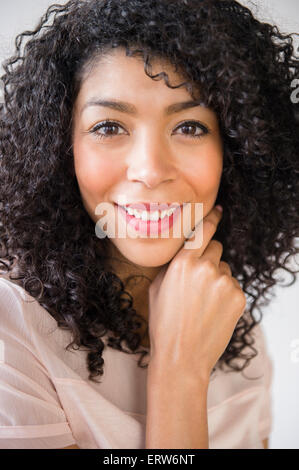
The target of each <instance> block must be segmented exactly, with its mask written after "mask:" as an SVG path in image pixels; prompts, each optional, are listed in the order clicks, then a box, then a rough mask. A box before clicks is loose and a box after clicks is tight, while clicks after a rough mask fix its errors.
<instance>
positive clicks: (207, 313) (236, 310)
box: [149, 207, 246, 380]
mask: <svg viewBox="0 0 299 470" xmlns="http://www.w3.org/2000/svg"><path fill="white" fill-rule="evenodd" d="M221 217H222V214H221V212H220V211H219V210H218V209H216V208H215V207H214V208H213V209H212V210H211V211H210V212H209V213H208V214H207V215H206V216H205V217H204V219H203V221H202V222H201V223H203V227H202V229H203V242H202V246H201V247H200V248H196V249H195V248H193V249H186V248H185V247H183V248H182V249H181V250H180V251H179V252H178V253H177V254H176V255H175V256H174V258H173V259H172V260H171V262H170V263H169V264H168V265H166V266H165V267H163V268H162V270H161V271H160V272H159V274H158V275H157V276H156V278H155V279H154V281H153V282H152V283H151V285H150V288H149V336H150V343H151V358H152V361H154V363H155V364H156V365H158V367H159V369H160V368H161V371H162V370H164V371H165V367H166V368H167V370H169V368H172V370H175V369H176V370H181V371H184V377H196V378H198V377H202V378H204V379H205V380H209V377H210V373H211V371H212V369H213V367H214V365H215V364H216V362H217V360H218V359H219V357H220V356H221V355H222V353H223V352H224V350H225V348H226V347H227V345H228V343H229V340H230V338H231V337H232V334H233V332H234V329H235V326H236V324H237V322H238V320H239V318H240V317H241V315H242V314H243V312H244V310H245V307H246V297H245V294H244V293H243V291H242V289H241V287H240V285H239V283H238V281H237V280H236V279H235V278H234V277H232V273H231V269H230V267H229V265H228V264H227V263H225V262H224V261H220V259H221V255H222V251H223V246H222V244H221V243H220V242H219V241H217V240H211V238H212V237H213V235H214V233H215V232H216V229H217V225H218V223H219V221H220V220H221ZM199 226H200V224H199V225H198V226H197V228H196V229H195V235H194V236H195V237H198V236H199V231H198V228H199ZM195 241H196V240H195ZM192 243H193V242H192ZM156 359H157V360H156ZM152 361H151V362H152Z"/></svg>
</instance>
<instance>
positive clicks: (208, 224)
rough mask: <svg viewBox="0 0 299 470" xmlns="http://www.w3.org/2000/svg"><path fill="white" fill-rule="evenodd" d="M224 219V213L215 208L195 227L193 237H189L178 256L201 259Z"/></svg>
mask: <svg viewBox="0 0 299 470" xmlns="http://www.w3.org/2000/svg"><path fill="white" fill-rule="evenodd" d="M221 218H222V212H221V211H220V210H219V209H217V208H216V207H213V208H212V209H211V211H210V212H209V213H208V214H207V215H206V216H205V217H204V218H203V219H202V220H201V221H200V222H199V223H198V224H197V225H196V226H195V228H194V230H193V232H194V233H193V235H192V237H187V239H186V241H185V244H184V246H183V247H182V249H181V250H180V251H179V253H178V255H180V256H181V255H182V256H184V255H188V256H190V255H191V256H194V257H195V258H199V257H200V256H201V255H202V254H203V252H204V251H205V249H206V248H207V246H208V244H209V242H210V240H211V239H212V237H213V235H214V234H215V232H216V230H217V227H218V224H219V222H220V220H221Z"/></svg>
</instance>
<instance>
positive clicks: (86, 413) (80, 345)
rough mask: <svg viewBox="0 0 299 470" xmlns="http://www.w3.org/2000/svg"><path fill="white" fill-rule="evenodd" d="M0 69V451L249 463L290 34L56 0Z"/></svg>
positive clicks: (293, 156) (284, 160) (166, 6)
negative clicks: (91, 451) (183, 454)
mask: <svg viewBox="0 0 299 470" xmlns="http://www.w3.org/2000/svg"><path fill="white" fill-rule="evenodd" d="M52 19H53V22H52ZM28 36H29V41H28V42H27V44H26V45H25V47H24V49H22V45H23V41H24V39H26V38H28ZM4 70H5V74H4V76H3V77H2V79H3V81H4V92H5V103H4V104H3V105H2V107H1V139H0V142H1V144H0V145H1V147H0V152H1V168H0V172H1V174H0V176H1V183H2V184H1V200H2V201H3V204H2V207H1V222H2V225H1V242H2V245H1V246H2V252H1V259H2V267H3V270H2V271H3V275H2V278H1V279H0V287H1V289H0V296H1V297H0V299H1V302H0V306H1V307H0V308H1V310H0V311H1V339H2V342H3V346H4V347H3V362H2V364H1V369H0V371H1V372H0V379H1V386H2V388H1V398H2V405H1V420H0V425H1V430H0V443H1V444H0V446H1V447H3V448H63V447H64V448H65V447H66V448H263V446H265V445H266V440H267V438H268V435H269V432H270V431H271V395H270V385H271V377H272V375H271V374H272V365H271V361H270V358H269V356H268V355H267V350H266V345H265V341H264V338H263V334H262V330H261V329H260V326H259V325H258V323H259V322H260V320H261V316H260V318H259V319H257V318H256V316H254V313H255V310H259V311H260V305H265V304H266V301H268V299H266V297H265V294H266V292H268V291H269V289H270V287H272V286H273V285H275V284H276V282H277V280H276V279H275V278H274V273H275V271H276V269H279V268H283V269H285V270H286V271H288V272H290V273H292V274H293V276H294V273H293V271H291V270H290V269H289V268H287V267H286V261H287V260H288V258H289V257H290V256H291V255H293V254H295V253H296V252H298V249H296V248H295V246H294V239H295V237H296V236H298V225H299V224H298V205H297V204H296V202H297V201H298V148H299V147H298V140H299V134H298V121H297V120H296V116H295V109H296V106H295V103H293V102H292V101H291V100H290V95H291V92H292V91H293V89H292V81H293V79H294V77H295V76H296V73H297V72H298V58H296V57H295V56H294V55H293V46H292V37H291V36H286V35H285V36H284V35H282V34H281V33H280V32H279V31H278V29H277V28H276V27H273V26H271V25H269V24H265V23H261V22H259V21H258V20H256V19H255V18H254V17H253V16H252V14H251V12H250V11H249V10H248V9H247V8H245V7H243V6H241V5H240V4H239V3H238V2H235V1H219V0H218V1H216V0H212V1H195V0H180V1H179V0H172V1H167V2H163V1H154V0H146V1H145V0H135V1H131V0H123V1H120V0H87V1H80V0H71V1H69V2H68V3H66V4H65V5H63V6H57V5H53V6H52V7H50V8H49V9H48V11H47V13H46V14H45V15H44V17H43V18H42V19H41V22H40V24H39V25H38V26H37V28H36V30H35V31H32V32H25V33H23V34H21V35H19V36H18V37H17V39H16V55H15V56H14V57H12V58H11V59H10V60H8V61H7V62H6V64H5V65H4ZM182 103H184V104H182ZM218 204H220V205H221V206H222V207H223V213H221V211H220V210H218V209H217V208H216V207H215V206H216V205H218ZM134 205H135V207H134ZM124 206H126V207H124ZM178 206H179V207H178ZM105 208H106V212H105V210H103V209H105ZM198 208H199V210H197V209H198ZM162 209H163V210H164V212H163V213H162V212H161V210H162ZM169 209H175V212H174V214H173V215H172V214H171V211H170V212H167V210H169ZM165 210H166V212H165ZM188 211H189V212H188ZM162 215H163V221H162V220H161V221H159V220H158V217H160V218H161V216H162ZM185 215H186V219H184V217H185ZM149 218H151V220H149ZM184 220H187V222H188V224H187V227H189V229H191V233H189V231H187V232H186V231H185V230H184ZM103 221H105V222H103ZM111 229H112V231H110V230H111ZM113 229H115V232H113ZM123 229H126V230H127V233H126V236H125V237H121V236H120V235H119V234H120V233H121V231H122V230H123ZM149 229H150V230H149ZM152 229H153V231H155V230H156V231H157V232H156V233H157V234H158V236H153V233H152ZM165 233H166V236H164V235H165ZM105 235H106V236H105ZM190 235H191V236H190ZM212 237H214V239H212ZM192 241H193V245H192V244H191V245H190V243H192ZM188 243H189V245H188ZM282 255H285V257H284V258H283V259H282ZM295 272H297V271H295ZM294 279H295V276H294ZM262 300H263V301H264V302H263V304H262V303H261V301H262ZM246 307H247V308H246ZM260 313H261V311H260ZM70 346H73V348H72V349H70ZM74 346H77V347H76V348H75V347H74ZM137 353H138V354H140V358H139V360H138V363H137V360H136V359H137V358H138V356H136V354H137ZM143 358H145V362H142V359H143ZM98 375H101V376H103V377H102V378H101V380H96V379H95V377H96V376H98Z"/></svg>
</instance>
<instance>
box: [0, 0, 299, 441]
mask: <svg viewBox="0 0 299 470" xmlns="http://www.w3.org/2000/svg"><path fill="white" fill-rule="evenodd" d="M52 3H61V4H63V3H65V1H64V0H56V1H53V2H52V1H49V0H10V1H7V0H0V31H1V33H0V62H1V63H2V61H3V60H4V59H5V58H6V57H8V56H10V55H11V54H12V53H13V50H14V49H13V47H14V38H15V36H16V35H17V34H18V33H20V32H22V31H24V30H26V29H33V28H34V27H35V26H36V25H37V22H38V20H39V18H40V16H41V15H42V14H43V13H44V12H45V10H46V7H47V6H49V5H50V4H52ZM240 3H242V4H243V5H246V6H249V7H250V9H251V10H252V12H253V13H254V14H255V16H256V17H257V18H258V19H261V20H262V21H267V22H270V23H272V24H277V25H278V26H279V27H280V28H281V30H282V32H291V33H292V32H295V33H299V0H284V1H281V0H255V2H252V1H250V0H242V1H240ZM295 38H296V37H295ZM298 44H299V41H298V38H297V39H296V45H297V46H298ZM298 54H299V51H298ZM0 72H1V73H2V69H0ZM295 261H297V264H295ZM298 263H299V260H298V258H297V260H292V264H291V265H290V266H292V267H293V268H295V269H299V265H298ZM276 277H279V278H281V279H284V282H283V283H284V284H286V283H288V282H289V281H290V276H289V275H288V274H286V273H285V271H283V270H281V273H279V274H278V275H277V276H276ZM274 292H275V294H276V297H275V298H274V299H273V300H272V303H271V304H270V306H268V307H267V308H264V309H263V315H264V317H263V321H262V328H263V330H264V332H265V335H266V340H267V345H268V350H269V354H270V356H271V358H272V360H273V363H274V377H273V386H272V395H273V406H272V412H273V428H272V433H271V435H270V438H269V448H273V449H278V448H281V449H287V448H290V449H294V448H296V449H298V448H299V279H298V280H297V282H296V283H295V284H294V285H293V286H291V287H285V288H283V287H278V286H277V287H276V288H275V290H274ZM296 351H297V352H296ZM292 354H293V355H292Z"/></svg>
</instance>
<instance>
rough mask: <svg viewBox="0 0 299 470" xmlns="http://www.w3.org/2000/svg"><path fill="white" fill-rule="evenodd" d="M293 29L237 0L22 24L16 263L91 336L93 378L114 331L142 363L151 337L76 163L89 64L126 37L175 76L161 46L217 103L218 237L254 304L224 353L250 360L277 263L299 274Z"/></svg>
mask: <svg viewBox="0 0 299 470" xmlns="http://www.w3.org/2000/svg"><path fill="white" fill-rule="evenodd" d="M293 34H296V33H292V34H289V35H287V34H283V33H282V32H281V31H279V29H278V28H277V26H273V25H271V24H268V23H263V22H260V21H258V20H257V19H256V18H255V17H254V16H253V14H252V12H251V11H250V10H249V9H248V8H246V7H245V6H242V5H241V4H239V3H238V2H237V1H225V0H167V1H166V0H165V1H163V0H84V1H83V0H71V1H69V2H68V3H66V4H65V5H55V4H54V5H51V6H50V7H49V8H48V10H47V12H46V13H45V15H44V16H43V17H42V18H41V20H40V23H39V24H38V26H37V27H36V29H35V30H34V31H25V32H23V33H22V34H19V35H18V36H17V37H16V40H15V47H16V52H15V54H14V56H13V57H11V58H9V59H8V60H6V61H5V62H4V64H3V67H4V74H3V75H2V77H1V79H2V80H3V84H4V103H2V104H1V107H0V121H1V130H0V157H1V166H0V181H1V187H0V196H1V212H0V220H1V224H0V237H1V251H0V257H1V260H2V261H1V266H2V272H6V273H9V276H10V279H11V280H13V281H16V282H17V283H18V284H19V285H21V286H22V287H23V288H24V289H25V290H26V291H27V292H28V293H29V294H30V295H31V296H33V297H34V298H36V299H37V300H38V302H39V303H40V305H41V306H42V307H44V308H45V309H46V310H47V311H48V312H49V313H50V314H51V315H52V316H53V317H54V318H55V320H56V321H57V325H58V327H61V328H66V329H69V330H70V331H71V332H72V339H73V341H72V342H71V343H70V344H69V345H67V348H69V347H70V346H73V347H74V346H76V345H77V346H78V347H79V348H80V347H81V346H84V347H86V348H87V351H88V354H87V356H86V357H87V367H88V370H89V379H90V380H94V381H96V380H95V376H97V375H102V374H103V365H104V360H103V358H102V352H103V349H104V347H105V344H104V342H103V340H102V339H101V338H102V337H103V336H104V335H108V333H109V335H110V336H109V338H108V343H107V345H108V347H112V348H115V349H118V350H121V351H124V352H126V353H128V354H137V353H141V357H140V359H139V361H138V365H139V366H140V367H147V364H146V365H144V364H142V361H141V359H142V358H143V357H144V355H146V354H148V353H147V351H146V350H144V349H138V348H139V346H140V345H141V336H140V334H139V333H138V332H137V331H136V330H137V329H138V328H139V327H140V326H141V324H142V323H141V322H142V321H145V320H143V318H142V317H141V316H140V315H139V314H138V312H137V310H136V309H134V307H133V298H132V296H131V295H130V294H129V293H128V292H127V291H126V290H125V284H124V283H123V281H122V280H121V279H120V278H119V277H118V276H117V275H116V274H115V272H113V270H112V269H110V268H109V257H108V256H107V249H108V240H107V239H105V238H104V239H101V240H100V239H99V238H98V237H97V236H96V234H95V227H94V223H93V221H92V220H91V218H90V217H89V215H88V214H87V211H86V210H85V208H84V206H83V203H82V200H81V196H80V192H79V187H78V183H77V179H76V175H75V171H74V159H73V153H72V110H73V103H74V101H75V99H76V96H77V94H78V91H79V89H80V84H81V82H82V77H83V75H84V74H83V72H84V70H85V69H86V67H87V66H88V65H89V64H90V63H91V62H92V60H93V59H95V58H98V57H100V56H101V54H103V53H105V52H106V51H108V52H109V50H111V49H112V48H115V47H124V48H125V50H126V54H127V55H130V56H133V55H141V57H143V60H144V70H145V73H146V74H147V75H148V76H150V77H151V78H153V79H155V80H159V79H161V78H163V79H164V80H165V83H166V84H167V86H170V87H172V86H171V84H170V83H169V81H168V76H167V74H166V73H165V72H162V73H160V74H158V76H152V75H151V73H150V70H151V62H150V60H151V58H153V57H160V58H164V59H167V60H168V61H169V63H171V64H174V65H175V66H176V67H177V69H178V70H180V71H182V72H183V73H184V77H185V78H186V82H183V84H180V85H179V86H187V88H188V90H189V91H190V93H191V94H192V95H193V92H194V90H195V87H196V88H198V89H200V93H201V99H202V102H203V103H204V104H205V105H206V106H208V107H210V108H211V109H212V110H214V111H215V112H216V113H217V116H218V118H219V126H220V132H221V137H222V140H223V149H224V150H223V174H222V178H221V182H220V187H219V192H218V195H217V200H216V203H218V204H221V205H222V206H223V207H224V213H223V217H222V220H221V223H220V224H219V226H218V228H217V232H216V234H215V237H216V238H217V239H218V240H219V241H220V242H221V243H222V245H223V255H222V260H224V261H226V262H227V263H228V264H229V265H230V267H231V270H232V275H233V276H234V277H236V278H237V279H238V281H239V282H240V285H241V287H242V289H243V291H244V293H245V294H247V296H248V303H247V304H248V308H246V310H245V312H244V314H243V315H242V316H241V318H240V320H239V321H238V323H237V325H236V328H235V330H234V333H233V335H232V337H231V340H230V342H229V344H228V346H227V348H226V350H225V351H224V353H223V354H222V356H221V357H220V359H219V360H218V362H217V365H216V366H218V367H220V368H223V366H224V364H226V365H227V366H229V369H231V370H235V371H241V370H243V369H244V368H245V367H246V366H247V365H248V364H249V362H250V360H251V359H252V358H253V357H255V356H256V355H257V350H256V349H255V348H254V347H253V344H254V339H253V338H252V337H251V335H250V330H251V329H252V328H253V327H254V325H255V324H257V323H259V322H260V321H261V319H262V312H261V309H260V307H261V306H262V305H267V304H268V303H269V301H270V298H267V297H266V293H267V292H268V291H269V289H270V288H271V287H272V286H274V285H275V284H277V282H278V280H277V279H276V278H275V276H274V275H275V272H276V271H277V270H278V269H279V268H282V269H284V270H286V271H288V272H289V273H290V274H292V276H293V281H292V282H291V283H290V284H288V285H292V284H293V283H294V282H295V280H296V276H295V274H296V273H298V271H293V270H291V268H290V267H287V261H288V259H289V258H290V257H291V256H293V255H295V254H297V253H298V251H299V250H298V247H296V244H295V238H296V237H298V235H299V233H298V232H299V231H298V227H299V210H298V209H299V208H298V200H299V182H298V172H299V158H298V157H299V125H298V104H297V103H295V102H294V100H292V99H291V94H292V92H293V91H294V89H293V80H294V78H295V77H298V69H299V58H298V57H296V54H295V51H294V44H293V41H294V40H293V37H292V35H293ZM174 88H176V87H174ZM262 300H263V303H262ZM254 310H258V311H259V313H260V317H259V318H258V317H257V316H256V315H254V313H255V312H254ZM123 341H124V342H125V345H126V346H128V349H126V348H125V349H124V348H123V345H122V344H121V343H122V342H123ZM247 346H249V348H250V349H251V351H252V354H251V355H250V354H248V355H246V354H244V349H245V348H246V347H247ZM237 359H244V361H243V364H242V366H241V365H240V364H238V363H237V362H236V360H237ZM234 360H235V364H234ZM216 366H215V367H214V369H213V371H212V372H214V371H215V370H216Z"/></svg>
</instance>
